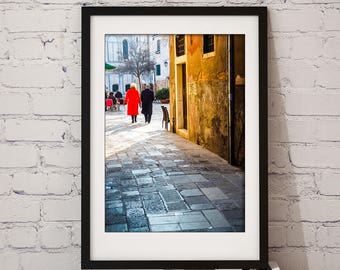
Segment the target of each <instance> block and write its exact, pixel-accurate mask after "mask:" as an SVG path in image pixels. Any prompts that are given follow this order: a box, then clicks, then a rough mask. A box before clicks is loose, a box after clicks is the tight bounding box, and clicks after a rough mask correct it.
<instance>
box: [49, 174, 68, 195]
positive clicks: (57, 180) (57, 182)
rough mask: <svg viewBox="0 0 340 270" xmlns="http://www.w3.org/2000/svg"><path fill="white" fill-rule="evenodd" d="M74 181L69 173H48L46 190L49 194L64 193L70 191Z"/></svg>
mask: <svg viewBox="0 0 340 270" xmlns="http://www.w3.org/2000/svg"><path fill="white" fill-rule="evenodd" d="M73 182H74V177H73V175H70V174H50V175H49V176H48V179H47V191H48V193H49V194H54V195H66V194H70V193H71V191H72V184H73Z"/></svg>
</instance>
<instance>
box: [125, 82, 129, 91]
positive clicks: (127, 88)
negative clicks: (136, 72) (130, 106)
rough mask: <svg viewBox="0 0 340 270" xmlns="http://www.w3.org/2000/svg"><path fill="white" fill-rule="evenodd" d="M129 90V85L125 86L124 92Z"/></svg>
mask: <svg viewBox="0 0 340 270" xmlns="http://www.w3.org/2000/svg"><path fill="white" fill-rule="evenodd" d="M129 89H130V84H125V92H126V91H127V90H129Z"/></svg>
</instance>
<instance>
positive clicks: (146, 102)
mask: <svg viewBox="0 0 340 270" xmlns="http://www.w3.org/2000/svg"><path fill="white" fill-rule="evenodd" d="M154 98H155V97H154V93H153V91H152V90H150V85H149V84H147V85H145V89H144V90H143V91H142V95H141V100H142V113H143V114H144V117H145V123H147V124H150V122H151V115H152V104H153V100H154Z"/></svg>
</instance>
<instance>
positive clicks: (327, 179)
mask: <svg viewBox="0 0 340 270" xmlns="http://www.w3.org/2000/svg"><path fill="white" fill-rule="evenodd" d="M317 187H318V190H319V192H320V194H321V195H335V196H338V195H340V173H333V172H325V173H323V174H322V175H321V178H320V179H318V181H317Z"/></svg>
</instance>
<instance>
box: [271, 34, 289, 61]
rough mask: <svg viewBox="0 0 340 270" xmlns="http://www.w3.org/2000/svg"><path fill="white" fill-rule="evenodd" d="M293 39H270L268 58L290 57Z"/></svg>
mask: <svg viewBox="0 0 340 270" xmlns="http://www.w3.org/2000/svg"><path fill="white" fill-rule="evenodd" d="M290 49H291V41H290V39H288V38H284V37H273V38H270V39H269V40H268V58H269V59H277V58H287V57H290Z"/></svg>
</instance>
